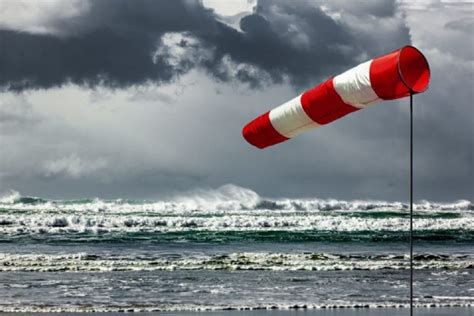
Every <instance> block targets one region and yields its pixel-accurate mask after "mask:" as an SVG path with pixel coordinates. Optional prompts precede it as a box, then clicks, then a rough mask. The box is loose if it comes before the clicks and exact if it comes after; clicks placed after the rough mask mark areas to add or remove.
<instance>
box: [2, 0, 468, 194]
mask: <svg viewBox="0 0 474 316" xmlns="http://www.w3.org/2000/svg"><path fill="white" fill-rule="evenodd" d="M473 32H474V11H473V4H472V3H469V2H462V1H459V2H456V1H449V2H448V1H432V2H427V1H420V2H419V1H406V2H400V1H380V0H374V1H342V0H341V1H318V0H299V1H285V0H276V1H265V0H260V1H247V0H231V1H204V0H203V1H192V0H183V1H177V0H176V1H145V0H133V1H132V0H100V1H87V0H66V1H64V0H49V1H23V0H0V146H1V147H0V192H7V191H8V190H16V191H19V192H20V193H21V194H22V195H34V196H42V197H50V198H72V197H95V196H97V197H104V198H121V197H124V198H125V197H126V198H160V197H164V196H167V195H170V194H175V193H177V192H182V191H187V190H193V189H196V188H217V187H219V186H222V185H225V184H229V183H231V184H235V185H238V186H242V187H246V188H250V189H252V190H255V191H256V192H258V193H259V194H261V195H263V196H268V197H321V198H341V199H384V200H402V201H403V200H407V198H408V154H409V153H408V149H409V143H408V136H409V130H408V120H409V117H408V114H409V113H408V100H407V99H404V100H400V101H392V102H384V103H380V104H378V105H376V106H373V107H370V108H369V109H366V110H363V111H358V112H356V113H353V114H351V115H348V116H346V117H345V118H343V119H341V120H338V121H336V122H333V123H332V124H329V125H326V126H324V127H322V128H320V129H317V130H314V131H310V132H308V133H306V134H304V135H301V136H299V137H297V138H295V139H292V140H290V141H288V142H285V143H283V144H280V145H278V146H274V147H271V148H268V149H265V150H258V149H256V148H254V147H253V146H250V145H249V144H247V143H246V142H245V140H244V139H243V138H242V136H241V129H242V127H243V126H244V125H245V124H246V123H247V122H248V121H250V120H251V119H253V118H254V117H255V116H257V115H259V114H261V113H263V112H265V111H267V110H269V109H271V108H273V107H275V106H277V105H279V104H281V103H283V102H285V101H287V100H289V99H291V98H293V97H294V96H295V95H297V94H299V93H301V92H302V91H304V90H306V89H309V88H311V87H313V86H315V85H316V84H318V83H319V82H321V81H323V80H324V79H326V78H328V77H330V76H333V75H336V74H338V73H340V72H342V71H344V70H346V69H348V68H350V67H352V66H355V65H357V64H359V63H361V62H364V61H366V60H368V59H370V58H373V57H375V56H377V55H380V54H383V53H386V52H390V51H391V50H394V49H397V48H399V47H401V46H403V45H407V44H411V45H414V46H416V47H418V48H419V49H420V50H421V51H422V52H423V53H424V54H425V56H426V57H427V59H428V61H429V63H430V67H431V72H432V81H431V85H430V88H429V90H428V91H427V92H426V93H424V94H421V95H417V96H415V198H416V199H417V200H421V199H428V200H436V201H452V200H457V199H470V200H472V199H473V196H474V180H473V179H474V167H473V165H474V105H473V100H474V96H473V91H472V90H473V87H474V69H473V66H474V63H473V60H474V41H473V37H472V34H473Z"/></svg>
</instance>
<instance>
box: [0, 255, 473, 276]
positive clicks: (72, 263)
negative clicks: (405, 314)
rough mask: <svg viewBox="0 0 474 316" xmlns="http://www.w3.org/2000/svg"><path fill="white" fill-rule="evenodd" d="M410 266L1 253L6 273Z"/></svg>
mask: <svg viewBox="0 0 474 316" xmlns="http://www.w3.org/2000/svg"><path fill="white" fill-rule="evenodd" d="M382 269H394V270H400V269H401V270H403V269H409V261H408V257H406V256H395V255H350V254H329V253H306V254H298V253H268V252H241V253H230V254H219V255H188V256H163V255H162V256H150V255H147V256H146V257H144V256H141V255H127V256H124V255H96V254H88V253H72V254H57V255H52V254H14V253H4V254H0V272H13V271H15V272H18V271H23V272H84V271H97V272H107V271H175V270H231V271H232V270H269V271H298V270H309V271H334V270H382ZM415 269H434V270H439V269H443V270H454V271H456V272H459V271H460V270H462V269H474V258H473V257H472V256H467V255H449V256H448V255H437V254H419V255H417V256H416V257H415ZM466 271H469V270H466Z"/></svg>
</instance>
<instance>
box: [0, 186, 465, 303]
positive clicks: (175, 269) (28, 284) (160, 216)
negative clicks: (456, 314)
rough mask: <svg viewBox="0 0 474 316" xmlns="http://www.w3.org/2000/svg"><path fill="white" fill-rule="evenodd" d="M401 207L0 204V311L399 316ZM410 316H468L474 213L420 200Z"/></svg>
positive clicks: (237, 191)
mask: <svg viewBox="0 0 474 316" xmlns="http://www.w3.org/2000/svg"><path fill="white" fill-rule="evenodd" d="M408 228H409V205H408V204H407V203H405V202H393V201H368V200H359V201H344V200H335V199H318V198H304V199H303V198H301V199H290V198H271V199H270V198H265V197H262V196H260V195H258V194H257V193H256V192H254V191H252V190H250V189H246V188H242V187H239V186H235V185H225V186H222V187H220V188H218V189H209V190H195V191H191V192H188V193H186V194H181V195H175V196H172V197H170V198H167V199H150V200H130V199H116V200H106V199H99V198H85V199H75V200H51V199H43V198H40V197H30V196H23V195H21V194H20V193H18V192H14V191H11V192H9V193H7V194H4V195H3V196H2V197H1V199H0V312H154V311H168V312H172V311H183V312H186V311H224V310H276V311H277V310H300V309H302V310H313V309H339V308H342V309H348V308H349V309H350V308H358V309H359V308H362V309H377V308H388V309H398V308H406V307H407V306H408V304H409V280H410V270H409V267H410V264H409V256H408V254H409V242H408V240H409V239H408V238H409V233H408ZM414 228H415V231H414V236H415V237H414V238H415V239H414V242H415V256H414V268H415V271H414V280H415V281H414V304H415V306H416V307H417V308H423V307H424V308H427V307H429V308H434V309H436V308H439V309H443V308H450V307H453V308H460V307H461V308H464V311H468V312H469V311H470V312H472V309H471V308H472V307H473V306H474V278H473V272H474V248H473V245H474V205H473V203H472V202H471V201H467V200H460V201H450V202H443V203H441V202H430V201H417V202H416V203H415V211H414Z"/></svg>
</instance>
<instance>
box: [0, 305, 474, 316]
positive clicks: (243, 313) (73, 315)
mask: <svg viewBox="0 0 474 316" xmlns="http://www.w3.org/2000/svg"><path fill="white" fill-rule="evenodd" d="M415 312H416V315H417V316H450V315H456V316H471V315H472V313H473V312H474V307H472V306H471V307H456V306H453V307H416V308H415ZM91 313H94V314H96V315H104V316H105V315H107V316H114V315H116V316H118V315H122V314H124V313H136V314H139V315H156V316H178V315H180V316H186V315H201V316H267V315H281V316H287V315H298V316H299V315H308V316H405V315H408V313H409V309H408V308H406V307H401V308H396V307H395V308H394V307H380V308H366V307H359V308H355V307H352V308H320V309H253V310H214V311H149V312H131V311H129V310H123V311H110V312H83V311H76V312H0V314H1V315H8V316H19V315H21V316H28V315H37V314H41V315H44V316H46V315H48V316H54V315H58V314H60V315H63V316H78V315H89V314H91Z"/></svg>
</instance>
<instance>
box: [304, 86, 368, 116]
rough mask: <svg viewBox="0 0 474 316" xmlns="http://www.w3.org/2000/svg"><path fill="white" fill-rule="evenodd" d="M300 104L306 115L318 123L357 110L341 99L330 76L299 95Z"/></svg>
mask: <svg viewBox="0 0 474 316" xmlns="http://www.w3.org/2000/svg"><path fill="white" fill-rule="evenodd" d="M301 104H302V105H303V109H304V111H305V112H306V114H308V116H309V117H310V118H311V119H312V120H313V121H315V122H316V123H318V124H321V125H323V124H328V123H330V122H332V121H334V120H337V119H338V118H341V117H343V116H344V115H347V114H349V113H351V112H354V111H357V110H359V109H358V108H356V107H353V106H351V105H348V104H346V103H344V101H342V99H341V97H340V96H339V95H338V94H337V92H336V90H335V89H334V85H333V82H332V78H331V79H329V80H326V81H325V82H324V83H322V84H320V85H318V86H316V87H315V88H313V89H311V90H308V91H306V92H305V93H303V95H302V96H301Z"/></svg>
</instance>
